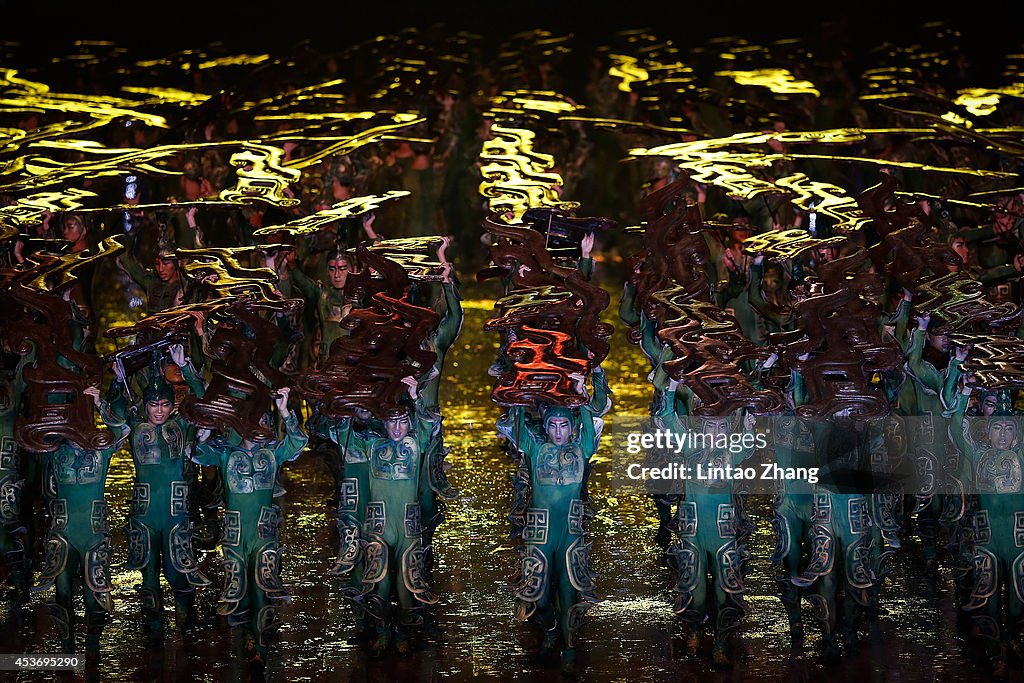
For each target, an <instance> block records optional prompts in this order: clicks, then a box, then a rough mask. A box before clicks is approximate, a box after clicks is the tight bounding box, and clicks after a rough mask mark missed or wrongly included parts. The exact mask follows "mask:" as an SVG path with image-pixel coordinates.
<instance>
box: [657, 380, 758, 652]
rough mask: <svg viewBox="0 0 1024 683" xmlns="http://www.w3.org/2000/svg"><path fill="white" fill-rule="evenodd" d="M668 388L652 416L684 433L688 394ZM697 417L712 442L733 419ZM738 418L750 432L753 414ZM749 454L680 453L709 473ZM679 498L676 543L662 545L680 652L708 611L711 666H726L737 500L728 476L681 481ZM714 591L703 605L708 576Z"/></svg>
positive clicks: (736, 574) (736, 619)
mask: <svg viewBox="0 0 1024 683" xmlns="http://www.w3.org/2000/svg"><path fill="white" fill-rule="evenodd" d="M669 389H670V391H667V392H665V393H664V394H663V398H662V406H661V409H660V410H659V411H658V417H659V418H660V421H661V423H662V425H663V426H664V427H665V428H667V429H670V430H671V431H673V432H675V433H676V434H685V433H686V432H687V431H689V428H688V427H687V426H686V418H685V416H686V415H688V414H689V412H690V407H691V405H692V403H693V399H694V397H693V396H692V394H690V392H689V391H687V390H686V388H685V387H682V390H681V391H679V392H678V393H679V394H681V395H682V396H681V397H677V389H679V387H677V386H676V383H675V382H672V383H671V384H670V385H669ZM697 419H698V420H699V424H700V425H701V426H700V433H701V434H703V435H704V437H705V438H708V437H710V441H711V442H712V443H713V442H714V439H716V438H717V437H718V436H719V435H721V434H728V433H729V432H730V431H731V430H732V429H733V427H732V424H731V423H732V422H733V420H734V418H731V417H706V418H697ZM743 419H744V424H745V431H746V432H747V433H751V430H752V428H753V416H747V417H745V418H743ZM752 454H753V448H742V449H736V450H732V449H729V448H714V447H710V446H708V447H702V448H694V449H690V450H689V452H685V451H684V453H683V457H684V460H685V465H686V466H687V467H689V468H691V469H690V471H691V472H694V473H696V472H697V471H698V466H699V467H700V468H701V469H702V471H704V472H707V473H710V472H711V471H712V470H714V469H715V468H719V470H718V471H721V469H720V468H724V467H725V466H726V465H732V466H736V465H739V463H741V462H743V461H744V460H746V459H747V458H749V457H750V456H751V455H752ZM684 484H685V494H686V495H685V499H684V500H681V501H680V502H679V507H678V508H677V512H676V524H675V529H676V534H677V536H678V540H677V542H676V544H675V545H674V546H672V547H670V548H669V549H668V552H669V553H670V554H672V555H673V556H674V560H675V566H676V572H677V579H676V584H675V586H674V587H673V591H674V592H675V593H676V601H675V607H674V610H675V613H676V614H678V615H680V616H681V617H682V618H683V621H684V622H685V623H686V625H687V638H686V650H687V654H689V655H690V656H693V655H696V654H697V651H698V649H699V648H700V642H701V637H702V631H703V630H704V625H705V623H706V622H707V621H708V620H709V618H710V617H711V616H712V615H714V619H715V623H714V626H715V645H714V649H713V651H712V659H713V661H714V664H715V666H723V667H727V666H731V665H732V657H731V655H730V653H729V648H728V637H729V634H730V633H731V632H732V631H733V630H734V629H736V628H737V627H739V625H740V620H741V619H742V617H743V613H744V609H743V603H742V595H743V592H744V587H743V560H744V555H745V551H744V548H743V536H744V531H745V529H744V528H743V527H744V524H743V521H742V516H743V510H742V504H741V503H742V501H741V500H740V499H739V498H738V497H737V496H736V495H734V492H733V487H732V481H731V480H730V479H728V478H724V477H723V478H716V479H708V480H698V479H697V478H692V479H687V480H685V482H684ZM709 573H710V575H711V586H712V590H713V592H714V594H713V598H712V600H713V603H712V605H708V604H707V603H708V581H707V577H708V574H709Z"/></svg>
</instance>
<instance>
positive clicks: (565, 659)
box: [561, 647, 576, 676]
mask: <svg viewBox="0 0 1024 683" xmlns="http://www.w3.org/2000/svg"><path fill="white" fill-rule="evenodd" d="M561 666H562V673H563V674H566V675H569V676H572V675H574V674H575V673H576V648H574V647H567V648H565V649H564V650H562V664H561Z"/></svg>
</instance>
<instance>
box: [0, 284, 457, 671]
mask: <svg viewBox="0 0 1024 683" xmlns="http://www.w3.org/2000/svg"><path fill="white" fill-rule="evenodd" d="M421 287H422V285H421ZM440 290H441V292H440V296H439V299H442V300H443V301H444V304H443V305H444V306H445V310H444V313H443V315H441V316H440V317H439V320H440V322H439V324H438V325H437V327H436V328H435V329H434V330H433V332H432V333H431V334H430V335H429V336H428V338H427V339H426V341H425V342H424V345H425V346H427V347H429V350H430V351H432V352H435V353H436V358H437V360H436V362H435V364H434V366H433V367H432V368H430V369H429V371H428V372H426V373H424V374H423V375H422V376H421V377H420V378H419V379H417V378H416V377H414V376H413V375H408V376H406V377H404V378H403V379H402V383H403V384H404V385H405V388H406V389H407V391H406V395H405V397H404V400H403V401H402V402H401V403H400V404H398V405H397V406H392V407H391V408H390V409H389V410H388V412H385V413H382V414H377V415H375V414H373V413H371V412H370V411H368V410H363V409H354V410H352V411H350V412H351V413H352V414H351V416H349V417H329V416H328V415H327V414H325V413H322V412H321V411H320V410H319V407H320V406H319V405H313V406H310V408H311V411H310V415H309V418H308V419H307V420H306V421H305V423H304V424H300V414H301V412H302V410H301V408H300V406H301V402H300V401H297V400H296V397H295V396H293V395H292V394H291V391H290V389H289V388H288V387H282V388H280V389H279V390H278V391H277V392H276V393H275V394H274V398H273V404H274V408H275V409H274V410H270V408H271V406H270V405H269V404H268V405H267V406H266V407H267V408H268V410H267V411H266V412H265V413H264V414H263V417H262V420H261V426H262V428H263V429H262V432H263V433H265V434H266V435H267V438H262V439H260V438H243V437H242V436H241V435H240V434H239V433H238V432H236V431H234V430H233V429H231V428H230V427H224V428H222V429H212V430H211V429H207V428H197V427H196V426H195V425H193V424H190V423H189V422H188V421H186V420H185V419H184V417H183V416H182V415H181V414H180V413H179V411H178V407H179V406H180V405H181V401H182V400H184V399H186V398H189V397H191V398H193V399H199V400H201V398H202V396H203V394H204V391H205V390H206V380H205V379H204V376H203V373H202V371H199V370H197V369H196V368H197V366H200V364H199V363H193V362H192V360H191V359H190V358H189V357H188V354H187V352H186V350H185V345H183V344H173V345H170V346H169V347H165V348H163V349H161V350H158V351H157V352H154V354H153V359H152V361H151V363H150V365H149V367H148V369H142V370H140V371H138V372H136V373H135V374H134V375H133V376H125V374H124V371H123V369H122V368H123V366H121V365H119V364H118V363H114V375H115V376H114V378H113V380H112V381H111V382H110V388H109V391H108V393H107V394H106V396H105V397H103V398H101V392H100V387H99V386H93V387H90V388H88V389H86V390H85V391H84V392H83V393H84V394H86V395H87V396H88V397H91V398H92V401H93V402H94V404H95V407H96V409H97V410H98V413H99V417H100V418H101V419H102V421H103V422H104V423H105V424H106V426H107V427H108V428H109V430H110V431H111V432H112V433H113V435H114V437H115V440H114V442H113V444H112V445H110V446H108V447H106V448H102V449H89V448H86V447H83V446H82V445H80V444H78V443H75V442H74V439H70V438H67V439H65V438H62V439H60V441H59V443H58V444H57V446H56V449H55V450H54V451H53V452H51V453H36V452H31V451H29V450H27V449H26V448H25V447H24V445H23V444H22V443H20V442H19V440H18V439H17V437H16V434H17V431H16V426H17V421H18V418H19V414H21V413H22V411H23V408H24V407H25V406H24V404H25V403H26V401H27V400H29V397H28V392H26V390H25V389H26V382H25V373H26V371H28V372H30V373H31V372H32V371H33V370H35V367H34V365H35V356H36V352H35V351H34V350H32V351H29V352H28V353H26V354H25V355H24V356H22V357H21V359H20V360H19V362H18V364H17V367H16V368H15V370H14V371H13V372H12V373H11V374H10V376H7V375H5V377H4V382H3V389H4V391H3V397H4V399H5V400H4V401H3V403H2V405H0V429H2V431H0V438H2V446H3V448H2V451H0V454H2V457H0V490H2V496H0V503H2V504H0V521H2V524H0V552H2V557H3V559H4V568H5V570H6V573H7V575H8V580H9V581H10V583H11V584H12V585H13V586H14V587H15V589H16V590H15V591H14V594H15V595H16V596H17V597H16V600H17V601H18V602H20V603H21V604H22V605H25V604H27V602H28V587H29V586H30V584H31V583H32V576H33V573H35V574H36V588H37V589H40V590H43V589H47V588H49V587H52V586H55V588H56V591H55V592H56V599H55V601H53V602H51V603H50V604H49V605H48V607H49V609H50V612H51V614H52V616H53V618H54V620H55V622H56V624H57V626H58V629H59V632H60V638H61V646H62V647H63V649H64V651H66V652H73V651H74V639H75V631H76V621H77V619H76V615H75V613H74V610H73V607H72V598H73V594H74V591H75V589H76V586H77V585H81V586H82V587H83V588H84V595H85V631H86V636H85V637H86V641H85V642H86V652H87V654H88V655H90V656H92V657H96V656H98V654H99V648H100V638H101V634H102V631H103V629H104V627H105V625H106V624H107V623H109V621H110V619H111V615H112V613H113V611H114V605H113V601H112V595H111V594H112V590H113V586H112V584H111V577H110V561H111V552H112V549H111V531H110V524H109V521H108V518H109V513H110V511H109V508H108V506H107V503H106V502H105V496H104V492H105V490H106V479H107V471H108V468H109V466H110V462H111V458H113V457H114V456H115V453H117V452H118V451H119V450H120V449H121V448H122V446H124V445H127V447H128V449H129V451H130V453H131V456H132V460H133V462H134V470H135V480H134V484H133V489H132V496H131V501H130V507H129V510H128V521H127V525H126V527H125V535H126V538H127V545H128V564H127V568H129V569H134V570H139V571H141V573H142V583H141V584H140V585H139V586H138V590H139V593H140V597H141V602H142V610H143V617H144V621H145V624H146V629H147V631H148V634H149V636H150V637H151V638H152V639H153V640H154V641H159V640H161V639H162V638H163V636H164V631H165V627H164V622H165V618H166V615H165V608H164V599H163V595H164V592H163V590H162V588H161V582H160V576H161V575H163V577H164V578H165V579H166V581H167V583H168V584H170V587H171V589H172V590H173V595H174V612H175V623H176V625H177V626H178V627H179V628H181V629H182V630H183V631H188V630H189V629H192V628H194V627H195V625H196V616H195V607H194V605H195V592H196V589H197V588H202V587H205V586H209V585H210V584H211V581H210V579H209V578H208V577H206V576H205V575H204V573H203V571H202V570H201V569H200V564H199V562H198V560H197V550H201V549H212V548H214V547H215V546H216V545H220V547H221V550H222V553H223V566H224V583H223V590H222V593H221V600H220V604H219V607H218V614H219V615H221V616H223V617H226V619H227V622H228V623H229V624H230V625H231V626H232V627H238V631H239V632H240V633H242V634H244V635H245V637H244V638H242V639H240V640H241V642H242V643H244V645H245V654H246V656H247V657H248V658H249V660H250V661H252V662H253V663H254V664H256V665H262V663H263V662H264V661H265V657H266V653H267V648H268V647H269V646H270V645H271V642H272V639H273V636H274V633H275V631H276V629H277V627H278V626H279V623H280V619H279V616H280V603H281V601H282V600H283V599H286V597H287V591H286V590H285V588H284V586H283V585H282V582H281V577H280V570H281V561H282V550H281V547H280V544H279V531H280V526H281V523H282V514H281V508H280V507H279V506H278V505H277V504H275V502H274V499H275V497H277V496H278V495H280V494H281V493H282V492H283V489H281V488H280V486H279V475H280V472H281V468H282V466H283V465H284V464H285V463H286V462H289V461H292V460H294V459H296V458H297V457H299V455H300V454H301V453H303V452H304V451H305V450H306V449H307V448H308V449H309V450H311V451H315V452H319V453H323V454H324V456H325V459H326V460H327V464H328V467H329V469H331V471H332V473H333V474H334V475H335V477H336V484H337V486H336V498H337V501H338V506H337V520H338V522H337V523H338V530H339V532H340V538H341V546H340V552H339V556H338V560H337V562H336V564H335V566H334V567H333V568H332V569H331V570H330V571H331V573H332V574H341V575H347V576H348V577H349V581H348V583H347V586H346V588H345V589H344V590H343V591H342V593H343V595H345V596H347V597H348V598H351V601H352V603H353V605H354V607H355V612H356V615H357V624H358V628H357V631H358V632H357V634H356V638H357V639H358V640H361V641H363V642H367V643H369V644H370V646H371V649H372V652H373V653H374V654H377V655H380V654H383V653H384V652H385V650H387V649H388V648H389V646H391V645H392V644H394V645H395V647H396V648H397V649H398V650H399V651H400V652H401V651H404V650H407V649H408V627H409V626H410V625H413V624H417V623H422V622H423V616H424V615H423V612H424V609H423V608H424V607H426V606H429V605H432V604H434V603H435V602H436V601H437V598H436V596H435V595H434V594H433V593H432V592H431V590H430V588H429V576H430V568H431V564H432V555H431V551H430V547H431V539H432V537H433V534H434V531H435V529H436V528H437V526H438V524H439V523H440V522H441V520H442V518H443V514H442V510H443V507H444V500H445V499H451V498H453V497H454V496H455V495H456V492H455V490H454V489H453V488H452V487H451V486H450V484H449V483H448V481H447V477H446V474H445V471H446V468H447V466H448V465H447V463H446V462H444V457H445V455H446V453H447V449H445V448H444V445H443V435H442V430H441V422H442V418H441V414H440V410H439V401H438V388H439V384H440V375H441V371H442V369H443V366H444V356H445V354H446V352H447V350H448V349H449V348H450V347H451V345H452V343H453V342H454V341H455V339H456V337H457V336H458V333H459V330H460V329H461V324H462V309H461V304H460V299H459V295H458V292H457V283H455V282H453V281H452V278H450V277H449V278H447V279H446V280H445V281H444V282H443V283H441V285H440ZM438 303H439V305H441V304H440V302H438ZM68 305H69V306H70V305H72V304H71V303H70V302H68ZM76 319H77V318H76ZM82 336H83V335H80V334H79V335H77V336H76V337H77V338H78V339H81V338H82ZM193 346H194V347H195V348H199V347H204V346H205V344H199V343H197V344H194V345H193ZM74 352H78V349H75V350H74ZM69 353H70V352H69ZM204 361H205V364H206V365H207V366H208V365H209V360H208V359H204ZM168 379H170V380H171V381H168ZM175 379H177V380H179V381H177V382H175V381H174V380H175ZM186 387H187V388H186ZM134 397H141V398H139V399H138V400H133V399H134ZM68 398H69V397H67V396H64V395H61V394H59V393H58V394H50V395H49V396H47V397H45V399H44V400H45V401H47V402H48V403H54V404H59V403H61V402H62V401H64V402H66V401H67V400H68ZM87 400H88V399H87ZM307 405H308V404H307ZM377 412H378V413H379V412H380V411H377ZM40 496H41V497H42V499H43V503H44V504H45V506H46V508H47V511H48V515H49V519H50V529H49V531H48V532H47V533H46V535H45V537H44V538H43V540H42V548H43V557H42V558H41V564H40V563H39V561H38V560H37V559H36V558H35V557H34V553H33V549H34V547H35V545H36V543H35V536H36V534H35V533H34V530H33V526H34V525H33V519H34V513H33V509H34V506H35V503H36V501H37V500H39V498H40ZM218 518H219V519H218ZM395 599H397V603H398V607H397V609H396V608H394V606H393V604H392V603H393V602H394V601H395ZM429 622H430V619H429V615H428V623H429Z"/></svg>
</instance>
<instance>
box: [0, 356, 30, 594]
mask: <svg viewBox="0 0 1024 683" xmlns="http://www.w3.org/2000/svg"><path fill="white" fill-rule="evenodd" d="M30 355H31V354H28V355H25V356H22V357H21V359H19V361H18V364H17V366H16V367H15V368H14V370H13V372H12V373H11V376H10V377H9V376H8V373H7V368H0V371H2V374H0V559H2V561H3V563H4V566H5V567H6V568H7V574H8V580H9V581H10V584H11V586H12V587H13V588H14V589H15V600H16V602H18V603H21V604H24V603H26V602H28V589H29V582H30V580H31V572H32V564H31V558H30V556H29V553H27V552H25V540H26V538H25V537H26V535H27V527H28V525H27V524H23V523H22V510H21V505H20V504H21V492H22V489H23V488H24V486H25V479H24V478H23V477H22V473H21V467H22V463H21V454H20V452H19V450H20V449H19V447H18V443H17V441H16V440H15V437H14V424H15V419H16V418H17V416H18V412H19V411H20V409H21V397H22V394H23V392H24V390H25V384H24V380H23V379H22V371H23V370H24V367H25V365H26V364H27V363H28V362H29V357H30ZM0 356H2V357H3V358H5V359H6V358H7V354H6V353H3V352H2V351H0Z"/></svg>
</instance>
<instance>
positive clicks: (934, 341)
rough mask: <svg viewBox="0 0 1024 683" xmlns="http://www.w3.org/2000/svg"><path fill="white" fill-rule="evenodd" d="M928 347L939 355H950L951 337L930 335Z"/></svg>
mask: <svg viewBox="0 0 1024 683" xmlns="http://www.w3.org/2000/svg"><path fill="white" fill-rule="evenodd" d="M928 345H929V346H931V347H932V348H933V349H935V350H936V351H938V352H939V353H949V337H947V336H946V335H944V334H929V335H928Z"/></svg>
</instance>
